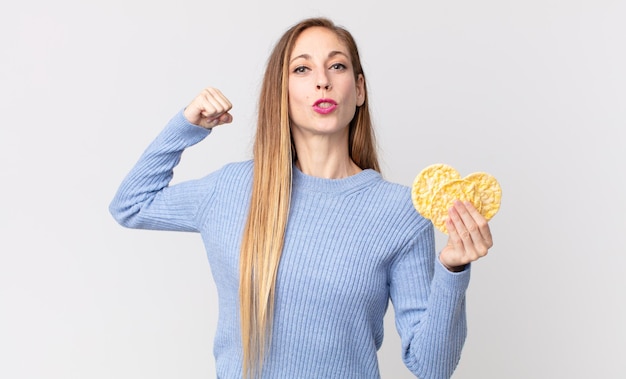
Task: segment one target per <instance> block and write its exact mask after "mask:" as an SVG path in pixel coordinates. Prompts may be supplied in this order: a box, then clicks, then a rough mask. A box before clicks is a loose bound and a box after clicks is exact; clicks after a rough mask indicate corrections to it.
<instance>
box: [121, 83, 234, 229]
mask: <svg viewBox="0 0 626 379" xmlns="http://www.w3.org/2000/svg"><path fill="white" fill-rule="evenodd" d="M231 107H232V106H231V105H230V102H228V100H227V99H226V98H225V97H224V96H223V95H222V94H221V93H220V92H219V91H217V90H215V89H212V88H208V89H205V90H203V91H202V92H201V93H200V94H199V95H198V96H197V97H196V98H195V99H194V100H193V101H192V102H191V103H190V104H189V106H187V107H186V108H185V110H183V111H181V112H179V113H178V114H177V115H176V116H174V118H172V119H171V120H170V122H169V123H168V124H167V126H166V127H165V129H164V130H163V131H162V132H161V133H160V134H159V136H158V137H157V138H156V139H155V140H154V141H153V142H152V143H151V144H150V145H149V146H148V148H147V149H146V150H145V152H144V153H143V154H142V156H141V158H140V159H139V161H138V162H137V163H136V165H135V166H134V167H133V168H132V170H131V171H130V172H129V174H128V175H127V176H126V178H125V179H124V180H123V181H122V183H121V185H120V187H119V189H118V191H117V193H116V195H115V197H114V198H113V201H112V202H111V204H110V206H109V210H110V212H111V214H112V215H113V217H114V218H115V219H116V220H117V221H118V222H119V223H120V224H121V225H123V226H126V227H129V228H141V229H162V230H180V231H197V230H196V222H195V215H196V212H197V210H198V208H199V206H200V202H201V201H202V199H204V198H206V196H207V195H208V194H207V189H209V188H211V186H210V182H211V181H212V180H215V176H216V175H209V176H207V177H206V178H204V179H201V180H195V181H189V182H185V183H181V184H178V185H174V186H169V183H170V181H171V179H172V176H173V170H174V167H175V166H176V165H177V164H178V162H179V161H180V157H181V155H182V153H183V151H184V150H185V149H186V148H187V147H190V146H192V145H194V144H196V143H198V142H200V141H201V140H203V139H204V138H205V137H206V136H207V135H208V134H209V133H210V128H212V127H214V126H217V125H220V124H223V123H228V122H231V121H232V116H231V115H230V114H229V113H228V111H229V110H230V109H231ZM200 125H203V126H200Z"/></svg>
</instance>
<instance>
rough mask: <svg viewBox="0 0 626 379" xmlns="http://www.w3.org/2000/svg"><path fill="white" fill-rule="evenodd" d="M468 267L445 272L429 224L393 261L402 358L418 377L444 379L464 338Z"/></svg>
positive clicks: (392, 288)
mask: <svg viewBox="0 0 626 379" xmlns="http://www.w3.org/2000/svg"><path fill="white" fill-rule="evenodd" d="M469 276H470V267H469V266H467V267H466V268H465V270H464V271H462V272H459V273H451V272H449V271H448V270H447V269H446V268H445V267H444V266H443V265H442V264H441V263H440V262H439V260H438V259H437V257H436V254H435V242H434V231H433V227H432V225H429V226H428V227H426V228H424V229H423V230H422V231H421V232H420V233H419V234H418V235H417V236H415V238H414V239H413V240H412V243H411V244H410V245H408V246H407V247H406V248H405V251H403V252H402V254H401V255H399V256H398V258H397V259H396V261H394V263H393V265H392V270H391V281H390V296H391V300H392V303H393V306H394V312H395V315H396V327H397V329H398V332H399V334H400V337H401V340H402V348H403V357H402V358H403V360H404V363H405V364H406V366H407V368H408V369H409V370H411V372H413V373H414V374H415V375H416V376H417V377H419V378H420V379H447V378H450V376H451V375H452V373H453V372H454V370H455V368H456V366H457V364H458V362H459V360H460V356H461V350H462V348H463V345H464V343H465V338H466V335H467V324H466V315H465V292H466V289H467V287H468V285H469Z"/></svg>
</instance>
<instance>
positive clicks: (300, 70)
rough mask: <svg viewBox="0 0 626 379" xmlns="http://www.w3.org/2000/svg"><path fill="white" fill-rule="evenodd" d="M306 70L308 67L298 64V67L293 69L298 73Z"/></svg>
mask: <svg viewBox="0 0 626 379" xmlns="http://www.w3.org/2000/svg"><path fill="white" fill-rule="evenodd" d="M306 70H307V68H306V67H305V66H298V67H296V68H294V69H293V72H295V73H296V74H302V73H304V72H305V71H306Z"/></svg>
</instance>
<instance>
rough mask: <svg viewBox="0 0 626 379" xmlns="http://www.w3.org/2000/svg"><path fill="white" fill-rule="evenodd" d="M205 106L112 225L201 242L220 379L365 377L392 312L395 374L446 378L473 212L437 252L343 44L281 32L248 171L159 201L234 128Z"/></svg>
mask: <svg viewBox="0 0 626 379" xmlns="http://www.w3.org/2000/svg"><path fill="white" fill-rule="evenodd" d="M231 107H232V105H231V103H230V102H229V101H228V99H227V98H226V97H225V96H224V95H223V94H222V93H221V92H220V91H219V90H217V89H214V88H207V89H205V90H204V91H202V92H201V93H200V94H199V95H198V96H197V97H196V98H195V99H194V100H193V101H192V102H191V103H190V104H189V105H188V106H187V107H186V108H185V109H184V110H182V111H181V112H179V113H178V114H177V115H176V116H175V117H174V118H173V119H172V120H171V121H170V122H169V124H168V125H167V127H166V128H165V129H164V130H163V132H162V133H161V134H160V135H159V136H158V137H157V139H156V140H155V141H154V142H153V143H152V144H151V145H150V146H149V147H148V149H147V150H146V151H145V153H144V154H143V155H142V157H141V158H140V160H139V162H138V163H137V164H136V166H135V167H134V168H133V169H132V171H131V172H130V173H129V175H128V176H127V178H126V179H125V180H124V181H123V183H122V184H121V186H120V188H119V190H118V192H117V194H116V196H115V198H114V200H113V202H112V203H111V206H110V210H111V213H112V214H113V215H114V217H115V218H116V220H118V222H119V223H120V224H122V225H124V226H126V227H133V228H150V229H162V230H179V231H194V232H199V233H201V235H202V238H203V241H204V244H205V248H206V251H207V256H208V259H209V263H210V266H211V269H212V273H213V278H214V280H215V283H216V286H217V289H218V294H219V319H218V327H217V331H216V337H215V342H214V355H215V359H216V369H217V376H218V377H219V378H225V379H226V378H240V377H242V376H243V377H263V378H342V379H345V378H359V379H363V378H378V377H379V376H380V374H379V370H378V363H377V356H376V352H377V350H378V349H379V348H380V346H381V344H382V339H383V317H384V314H385V311H386V309H387V305H388V302H389V300H390V299H391V301H392V303H393V306H394V309H395V314H396V325H397V329H398V332H399V333H400V336H401V339H402V346H403V359H404V362H405V363H406V365H407V367H408V368H409V369H410V370H411V371H412V372H413V373H414V374H415V375H416V376H418V377H420V378H422V379H428V378H448V377H450V376H451V375H452V372H453V371H454V369H455V367H456V365H457V363H458V361H459V358H460V353H461V349H462V346H463V343H464V340H465V335H466V321H465V291H466V288H467V286H468V283H469V266H468V264H469V263H470V262H472V261H474V260H476V259H478V258H480V257H482V256H484V255H485V254H486V253H487V250H488V248H489V247H491V245H492V242H491V234H490V231H489V226H488V224H487V222H486V221H485V219H484V218H483V217H482V216H481V215H480V214H479V213H478V212H477V211H476V209H475V208H474V207H472V206H471V204H464V203H462V202H457V203H456V204H455V205H454V206H453V207H452V208H451V209H450V211H449V215H450V217H449V220H448V222H447V227H448V230H449V236H450V237H449V243H448V244H447V246H446V247H445V248H444V249H443V250H442V251H441V253H440V254H439V257H438V259H437V256H436V254H435V243H434V232H433V227H432V224H431V223H430V221H428V220H426V219H424V218H422V217H421V216H420V215H419V214H418V213H417V212H416V211H415V210H414V209H413V206H412V203H411V195H410V189H409V188H407V187H405V186H400V185H397V184H392V183H389V182H386V181H385V180H383V179H382V177H381V176H380V174H379V173H378V162H377V158H376V152H375V147H374V137H373V131H372V125H371V120H370V114H369V109H368V103H367V87H366V81H365V75H364V73H363V69H362V67H361V63H360V59H359V55H358V51H357V47H356V44H355V42H354V39H353V38H352V36H351V35H350V33H349V32H347V31H346V30H345V29H343V28H341V27H337V26H335V25H334V24H333V23H332V22H331V21H329V20H327V19H322V18H315V19H307V20H304V21H302V22H300V23H298V24H297V25H295V26H293V27H292V28H290V29H289V30H288V31H287V32H286V33H285V34H284V35H283V37H282V38H281V39H280V40H279V42H278V43H277V45H276V47H275V49H274V51H273V52H272V54H271V56H270V58H269V61H268V65H267V69H266V72H265V77H264V81H263V86H262V89H261V96H260V102H259V110H258V112H259V115H258V125H257V134H256V140H255V146H254V157H253V159H252V160H251V161H246V162H238V163H232V164H229V165H226V166H225V167H223V168H222V169H220V170H218V171H216V172H214V173H211V174H209V175H208V176H206V177H205V178H202V179H199V180H194V181H188V182H185V183H181V184H177V185H173V186H169V181H170V179H171V177H172V170H173V168H174V167H175V166H176V164H177V163H178V161H179V159H180V156H181V154H182V152H183V150H184V149H185V148H187V147H189V146H191V145H193V144H195V143H197V142H199V141H201V140H202V139H203V138H205V137H206V136H207V135H208V134H209V133H210V131H211V128H213V127H215V126H218V125H221V124H226V123H230V122H232V116H231V115H230V113H229V111H230V109H231Z"/></svg>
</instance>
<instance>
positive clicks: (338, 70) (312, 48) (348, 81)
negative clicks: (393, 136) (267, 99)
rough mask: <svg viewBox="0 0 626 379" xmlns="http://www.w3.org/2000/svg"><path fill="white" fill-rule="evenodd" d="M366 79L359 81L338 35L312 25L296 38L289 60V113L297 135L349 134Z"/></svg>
mask: <svg viewBox="0 0 626 379" xmlns="http://www.w3.org/2000/svg"><path fill="white" fill-rule="evenodd" d="M364 92H365V90H364V79H363V76H362V75H361V74H359V76H358V77H357V79H356V80H355V78H354V68H353V67H352V64H351V57H350V55H349V52H348V49H347V48H346V46H345V44H344V43H343V42H342V41H341V40H340V39H339V38H338V37H337V35H336V34H335V33H334V32H332V31H331V30H329V29H326V28H323V27H311V28H308V29H306V30H305V31H303V32H302V33H301V34H300V36H299V37H298V39H297V40H296V43H295V46H294V49H293V51H292V53H291V56H290V59H289V116H290V119H291V128H292V133H293V134H294V137H296V136H297V135H304V136H312V135H337V134H345V135H347V133H348V128H347V126H348V124H349V123H350V121H351V120H352V118H353V117H354V113H355V111H356V107H357V106H360V105H362V104H363V102H364V101H365V93H364Z"/></svg>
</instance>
